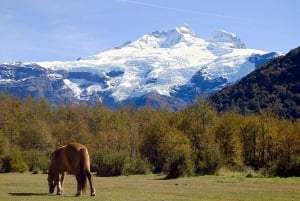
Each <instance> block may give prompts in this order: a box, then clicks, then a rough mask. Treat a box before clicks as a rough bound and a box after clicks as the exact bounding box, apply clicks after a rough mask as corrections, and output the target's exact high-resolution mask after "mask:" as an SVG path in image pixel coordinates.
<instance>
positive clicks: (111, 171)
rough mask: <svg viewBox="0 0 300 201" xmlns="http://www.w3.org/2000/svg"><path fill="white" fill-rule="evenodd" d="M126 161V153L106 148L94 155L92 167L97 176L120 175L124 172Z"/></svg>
mask: <svg viewBox="0 0 300 201" xmlns="http://www.w3.org/2000/svg"><path fill="white" fill-rule="evenodd" d="M125 162H126V154H123V153H120V152H116V151H111V150H104V151H99V152H97V153H95V154H94V155H93V156H92V169H93V170H94V171H96V173H97V176H103V177H110V176H119V175H121V174H122V173H123V170H124V167H125Z"/></svg>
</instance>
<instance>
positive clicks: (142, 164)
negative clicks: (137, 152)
mask: <svg viewBox="0 0 300 201" xmlns="http://www.w3.org/2000/svg"><path fill="white" fill-rule="evenodd" d="M149 172H151V165H150V163H149V161H148V160H146V159H142V158H140V157H138V158H135V159H131V160H127V162H126V166H125V169H124V171H123V174H125V175H133V174H147V173H149Z"/></svg>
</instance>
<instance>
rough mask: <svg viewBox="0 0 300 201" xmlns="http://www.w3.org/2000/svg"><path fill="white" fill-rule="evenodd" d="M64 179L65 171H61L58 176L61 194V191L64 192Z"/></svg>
mask: <svg viewBox="0 0 300 201" xmlns="http://www.w3.org/2000/svg"><path fill="white" fill-rule="evenodd" d="M64 179H65V172H63V173H62V174H61V178H60V185H61V190H60V192H61V194H63V192H64Z"/></svg>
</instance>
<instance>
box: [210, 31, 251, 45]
mask: <svg viewBox="0 0 300 201" xmlns="http://www.w3.org/2000/svg"><path fill="white" fill-rule="evenodd" d="M207 41H209V42H213V43H218V44H220V43H222V44H227V45H226V46H227V47H228V48H238V49H245V48H246V45H245V43H244V42H243V41H241V39H240V38H239V37H238V36H237V35H236V34H234V33H231V32H229V31H226V30H218V31H216V32H215V33H214V34H213V36H211V37H210V38H208V40H207Z"/></svg>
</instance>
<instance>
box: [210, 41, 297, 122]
mask: <svg viewBox="0 0 300 201" xmlns="http://www.w3.org/2000/svg"><path fill="white" fill-rule="evenodd" d="M210 100H211V101H212V102H213V104H214V105H215V106H216V108H217V109H218V110H219V111H226V110H236V111H238V112H241V113H256V112H259V111H261V110H267V111H271V112H274V113H275V114H277V115H278V116H279V117H284V118H294V119H296V118H300V47H298V48H296V49H293V50H291V51H290V52H289V53H288V54H286V55H285V56H280V57H277V58H275V59H272V60H271V61H269V62H268V63H266V64H265V65H262V66H261V67H260V68H258V69H256V70H255V71H254V72H252V73H250V74H249V75H247V76H246V77H244V78H243V79H241V80H240V81H239V82H237V83H236V84H234V85H231V86H227V87H225V88H224V89H222V90H221V91H219V92H217V93H215V94H214V95H212V96H211V97H210Z"/></svg>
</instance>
